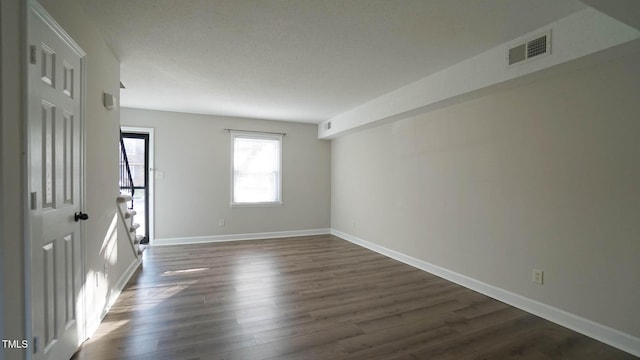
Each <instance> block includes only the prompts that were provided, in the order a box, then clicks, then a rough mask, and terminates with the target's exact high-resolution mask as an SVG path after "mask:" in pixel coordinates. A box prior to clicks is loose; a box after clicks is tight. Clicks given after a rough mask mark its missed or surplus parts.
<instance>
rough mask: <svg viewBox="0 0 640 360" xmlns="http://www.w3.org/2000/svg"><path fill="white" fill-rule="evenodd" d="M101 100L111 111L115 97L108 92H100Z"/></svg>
mask: <svg viewBox="0 0 640 360" xmlns="http://www.w3.org/2000/svg"><path fill="white" fill-rule="evenodd" d="M102 102H103V104H104V107H105V109H107V110H109V111H111V110H113V109H115V107H116V98H115V97H114V96H113V95H111V94H109V93H102Z"/></svg>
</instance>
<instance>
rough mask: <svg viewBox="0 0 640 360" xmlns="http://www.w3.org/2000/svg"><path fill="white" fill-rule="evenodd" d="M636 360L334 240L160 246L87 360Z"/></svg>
mask: <svg viewBox="0 0 640 360" xmlns="http://www.w3.org/2000/svg"><path fill="white" fill-rule="evenodd" d="M587 358H588V359H592V358H597V359H611V360H617V359H633V358H634V357H633V356H631V355H629V354H627V353H625V352H622V351H620V350H617V349H615V348H612V347H610V346H607V345H605V344H603V343H600V342H598V341H596V340H593V339H590V338H588V337H586V336H583V335H581V334H578V333H575V332H573V331H571V330H568V329H566V328H563V327H561V326H559V325H556V324H553V323H551V322H548V321H546V320H543V319H540V318H538V317H536V316H534V315H531V314H528V313H526V312H524V311H521V310H519V309H516V308H513V307H511V306H508V305H506V304H504V303H501V302H499V301H496V300H494V299H491V298H489V297H487V296H484V295H482V294H479V293H476V292H474V291H471V290H469V289H466V288H463V287H461V286H459V285H457V284H453V283H451V282H449V281H446V280H444V279H441V278H439V277H436V276H434V275H432V274H429V273H426V272H423V271H421V270H418V269H415V268H413V267H410V266H408V265H406V264H403V263H400V262H397V261H395V260H393V259H390V258H387V257H385V256H382V255H380V254H377V253H375V252H372V251H370V250H367V249H364V248H361V247H359V246H356V245H353V244H351V243H349V242H346V241H343V240H341V239H338V238H336V237H333V236H331V235H318V236H307V237H298V238H288V239H266V240H255V241H238V242H227V243H212V244H194V245H183V246H165V247H152V248H150V249H148V250H147V251H146V252H145V254H144V265H143V267H142V269H139V270H138V271H137V272H136V273H135V274H134V276H133V277H132V278H131V280H130V281H129V283H128V284H127V286H126V288H125V289H124V290H123V292H122V294H121V296H120V298H119V299H118V300H117V302H116V303H115V304H114V306H113V307H112V309H111V311H110V312H109V314H107V316H106V317H105V319H104V321H103V323H102V324H101V325H100V327H99V328H98V331H97V332H96V334H95V335H94V336H93V338H92V339H89V340H88V341H87V342H85V343H84V344H83V345H82V347H81V348H80V350H79V351H78V352H77V353H76V354H75V355H74V357H73V359H75V360H84V359H91V360H103V359H104V360H106V359H122V360H130V359H136V360H144V359H153V360H169V359H171V360H180V359H183V360H205V359H207V360H209V359H242V360H273V359H305V360H306V359H367V360H370V359H385V360H390V359H397V360H400V359H443V360H449V359H456V360H476V359H541V360H547V359H587Z"/></svg>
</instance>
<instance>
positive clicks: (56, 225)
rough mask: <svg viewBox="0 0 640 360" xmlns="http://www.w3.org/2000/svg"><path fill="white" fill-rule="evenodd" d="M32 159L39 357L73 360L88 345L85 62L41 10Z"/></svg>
mask: <svg viewBox="0 0 640 360" xmlns="http://www.w3.org/2000/svg"><path fill="white" fill-rule="evenodd" d="M28 20H29V22H28V24H29V28H28V29H29V50H30V54H29V62H30V64H29V65H28V66H29V70H28V74H29V78H28V82H29V83H28V89H29V90H28V91H29V100H28V146H29V148H28V153H29V156H28V159H29V188H30V189H29V191H30V199H31V204H30V206H31V209H30V216H29V227H30V239H31V242H30V249H31V250H30V251H31V259H30V263H31V315H32V324H31V325H32V334H33V336H34V341H35V343H34V344H33V345H34V346H32V347H31V348H32V350H33V351H34V355H33V358H34V359H69V358H70V357H71V356H72V355H73V353H74V352H75V350H76V349H77V347H78V345H79V344H80V341H81V340H82V337H81V334H80V332H81V331H82V326H81V324H80V323H81V321H80V320H79V319H82V316H83V314H82V312H83V309H82V306H81V296H80V292H81V284H82V278H83V275H82V267H83V258H82V254H83V252H82V248H83V246H82V238H81V232H80V221H77V220H80V219H76V218H75V215H76V214H77V213H80V211H81V204H82V198H81V196H82V192H81V184H82V180H83V179H82V172H81V152H82V142H81V141H82V139H81V137H82V131H81V126H82V117H81V116H82V113H81V104H82V91H81V84H82V79H81V76H82V75H83V72H82V68H81V67H82V61H83V60H82V59H83V57H84V53H83V52H82V50H81V49H80V48H79V47H78V46H77V45H76V44H75V43H74V42H73V40H71V38H69V37H68V35H66V33H64V31H63V30H62V29H61V28H60V27H59V26H57V24H55V22H54V21H53V20H52V19H51V18H49V17H48V16H47V15H46V14H45V13H44V10H42V8H41V7H39V6H38V5H37V4H32V5H31V6H30V10H29V19H28Z"/></svg>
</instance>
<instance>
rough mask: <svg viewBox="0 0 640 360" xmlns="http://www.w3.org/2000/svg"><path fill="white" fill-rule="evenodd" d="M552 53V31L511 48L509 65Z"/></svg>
mask: <svg viewBox="0 0 640 360" xmlns="http://www.w3.org/2000/svg"><path fill="white" fill-rule="evenodd" d="M550 53H551V32H550V31H549V32H547V33H546V34H544V35H540V36H536V37H535V38H533V39H531V40H529V41H527V42H525V43H523V44H519V45H516V46H514V47H512V48H510V49H509V54H508V57H509V65H513V64H517V63H519V62H522V61H525V60H528V59H531V58H533V57H536V56H540V55H548V54H550Z"/></svg>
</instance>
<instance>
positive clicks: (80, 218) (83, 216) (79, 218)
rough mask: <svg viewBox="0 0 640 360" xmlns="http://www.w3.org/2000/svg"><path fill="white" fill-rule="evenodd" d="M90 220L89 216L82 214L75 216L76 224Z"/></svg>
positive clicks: (78, 213)
mask: <svg viewBox="0 0 640 360" xmlns="http://www.w3.org/2000/svg"><path fill="white" fill-rule="evenodd" d="M88 219H89V215H88V214H85V213H83V212H82V211H81V212H77V213H75V214H74V215H73V220H75V221H76V222H78V221H80V220H88Z"/></svg>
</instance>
